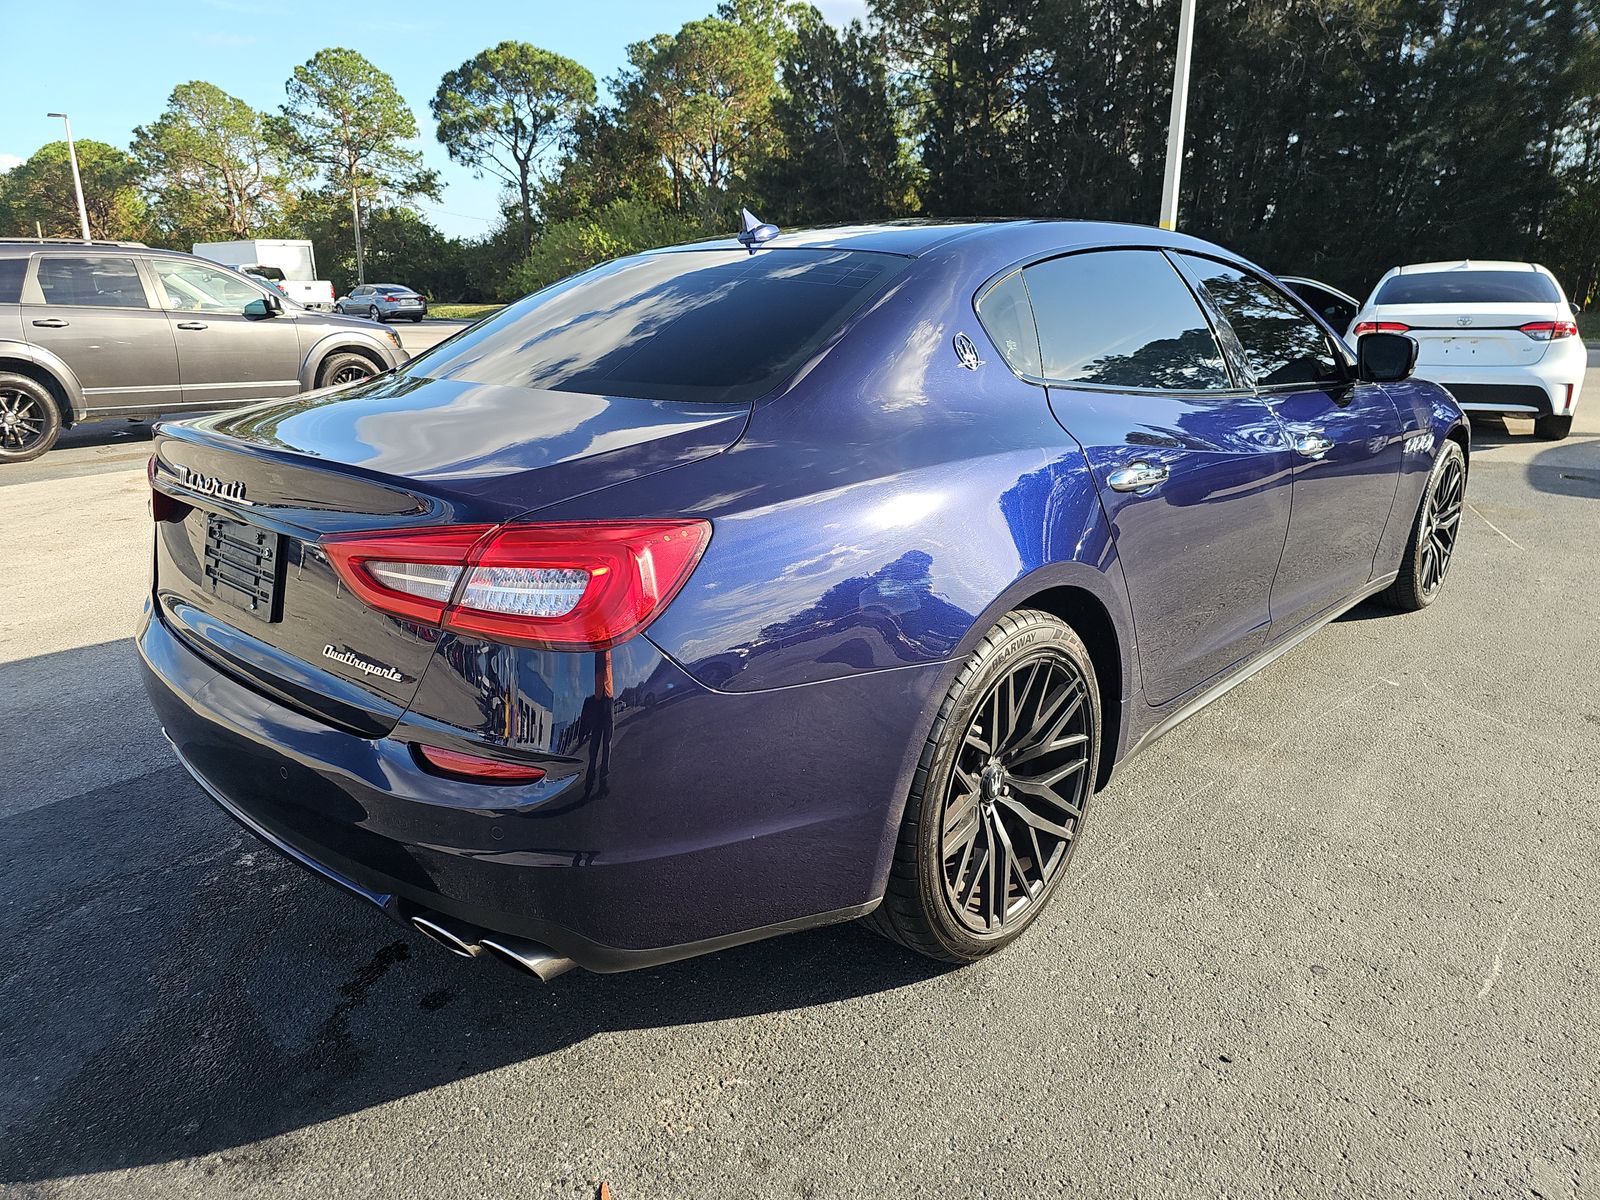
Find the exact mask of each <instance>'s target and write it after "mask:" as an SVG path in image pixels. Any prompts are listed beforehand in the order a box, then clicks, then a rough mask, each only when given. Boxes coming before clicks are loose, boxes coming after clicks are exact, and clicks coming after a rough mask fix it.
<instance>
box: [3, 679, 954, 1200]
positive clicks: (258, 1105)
mask: <svg viewBox="0 0 1600 1200" xmlns="http://www.w3.org/2000/svg"><path fill="white" fill-rule="evenodd" d="M81 654H82V652H79V651H70V652H66V653H64V654H61V655H54V656H50V659H58V660H60V661H61V664H62V671H61V674H62V676H63V678H62V679H61V685H62V686H63V687H68V688H70V687H71V686H72V680H71V678H70V676H71V670H72V666H71V665H72V664H73V663H75V662H78V661H79V660H80V658H81ZM39 661H42V662H48V661H49V660H48V659H47V660H39ZM129 669H130V670H131V669H132V667H131V663H130V664H129ZM99 728H101V729H102V733H101V734H100V737H101V740H102V742H106V741H114V740H115V739H116V738H117V737H118V736H126V737H130V738H138V739H140V740H144V739H148V738H149V736H150V730H149V729H148V727H147V726H146V727H143V728H139V729H137V730H136V731H134V732H130V733H129V734H126V735H119V733H118V732H117V729H118V723H117V722H116V720H115V717H114V714H113V715H111V716H110V717H109V718H108V719H107V720H106V721H105V722H104V723H103V725H101V726H99ZM102 749H107V747H105V746H102ZM130 749H137V750H139V751H141V752H142V751H144V750H146V749H148V748H147V747H142V746H138V747H130ZM145 761H147V762H148V761H150V760H149V759H148V758H146V760H145ZM23 799H24V801H25V798H23ZM0 880H3V881H4V883H3V903H0V944H3V945H4V946H5V947H6V970H5V972H4V973H3V975H0V1077H3V1078H4V1079H6V1080H7V1084H6V1086H5V1087H4V1088H3V1089H0V1183H21V1182H30V1181H42V1180H49V1179H56V1178H60V1177H63V1176H68V1175H79V1174H83V1173H90V1172H100V1171H108V1170H116V1169H120V1168H129V1167H136V1166H139V1165H142V1164H148V1163H155V1162H166V1161H174V1160H183V1159H188V1158H193V1157H196V1156H202V1155H206V1154H210V1153H213V1152H216V1151H220V1150H225V1149H229V1148H232V1147H236V1146H241V1145H244V1144H247V1143H251V1142H256V1141H259V1140H261V1139H263V1138H270V1137H272V1136H274V1135H277V1134H282V1133H285V1132H289V1131H292V1130H295V1129H299V1128H303V1127H305V1126H308V1125H311V1124H314V1123H317V1122H321V1121H326V1120H329V1119H331V1118H335V1117H339V1116H342V1115H345V1114H348V1113H352V1112H356V1111H359V1110H362V1109H366V1108H368V1107H371V1106H374V1105H380V1104H383V1103H385V1102H387V1101H390V1100H394V1099H396V1098H399V1097H404V1096H408V1095H412V1094H415V1093H418V1092H422V1091H425V1090H427V1089H430V1088H435V1087H438V1086H440V1085H442V1084H448V1083H450V1082H452V1081H454V1080H458V1079H461V1078H464V1077H468V1076H472V1075H476V1074H478V1073H481V1072H485V1071H492V1070H495V1069H497V1068H500V1067H504V1066H506V1065H508V1064H513V1063H518V1062H522V1061H525V1060H530V1059H537V1058H538V1057H540V1056H541V1055H545V1054H549V1053H551V1052H553V1051H557V1050H560V1049H562V1048H565V1047H569V1046H573V1045H575V1044H578V1043H581V1042H583V1041H584V1040H585V1039H587V1038H589V1037H590V1036H591V1035H593V1034H596V1033H599V1032H604V1031H612V1030H628V1029H650V1028H670V1027H678V1026H692V1025H697V1024H700V1023H702V1022H709V1021H720V1020H725V1019H729V1018H734V1017H742V1016H746V1015H750V1014H756V1013H763V1012H776V1011H782V1010H790V1009H802V1008H806V1007H809V1006H814V1005H820V1004H826V1003H830V1002H833V1001H837V1000H841V999H845V998H850V997H855V996H862V995H866V994H870V993H875V992H881V991H885V990H888V989H893V988H900V987H906V986H910V985H913V984H916V983H919V982H921V981H924V980H927V979H929V978H930V977H932V976H934V975H937V974H939V973H941V972H942V971H943V970H946V969H947V968H944V967H941V966H940V965H938V964H935V963H932V962H929V961H927V960H923V959H919V958H917V957H915V956H913V955H911V954H909V953H907V952H905V951H903V950H901V949H899V948H898V947H894V946H891V945H890V944H888V943H886V942H884V941H882V940H880V939H878V938H876V937H874V936H873V935H871V934H869V933H867V932H866V931H864V930H862V929H860V928H859V927H856V926H839V927H834V928H829V929H822V930H816V931H812V932H808V933H802V934H796V935H792V936H789V937H785V938H780V939H776V940H773V941H769V942H763V943H758V944H755V945H751V946H746V947H741V948H739V949H736V950H730V951H725V952H723V953H720V954H716V955H711V956H708V957H705V958H700V959H695V960H691V961H688V962H684V963H678V964H674V965H671V966H667V967H660V968H655V969H652V970H648V971H641V972H635V973H630V974H624V975H609V976H602V975H590V974H586V973H583V972H573V973H571V974H569V975H566V976H564V977H562V978H561V979H558V980H556V981H555V982H554V983H552V984H549V985H540V984H537V983H534V982H532V981H525V980H524V978H523V977H521V976H519V975H517V974H515V973H513V972H512V970H511V969H510V968H507V967H504V966H501V965H500V964H498V963H495V962H490V961H484V960H473V961H470V962H468V961H463V960H461V959H457V958H453V957H451V956H450V955H448V954H447V953H445V952H444V951H443V950H441V949H440V948H438V947H436V946H434V945H433V944H431V943H429V942H427V941H425V940H424V939H422V938H421V937H420V936H418V935H415V934H413V933H412V932H411V931H409V930H405V929H402V928H400V927H398V926H396V925H394V924H392V923H391V922H390V921H389V920H388V919H387V918H385V917H383V916H382V915H381V914H379V913H378V912H376V911H375V910H369V909H367V908H366V907H365V906H363V905H362V904H361V903H360V902H359V901H356V900H353V899H350V898H348V897H346V896H345V895H344V894H343V893H340V892H338V891H336V890H334V889H332V888H330V887H329V886H328V885H327V884H324V883H322V882H320V881H318V880H316V879H314V878H312V877H311V876H309V875H308V874H306V873H305V872H304V871H302V870H301V869H300V868H298V867H296V866H294V865H292V864H290V863H288V862H287V861H286V860H284V859H282V858H281V857H280V856H278V855H277V854H276V853H275V852H273V851H271V850H269V849H267V848H266V847H264V846H263V845H261V844H260V843H259V842H257V841H256V840H255V839H254V838H252V837H251V836H250V835H249V834H247V833H246V832H244V831H243V830H242V829H240V828H239V827H238V826H237V825H235V824H234V823H233V822H232V821H231V820H230V819H229V818H227V817H226V816H225V815H223V814H222V813H221V812H220V811H219V810H218V809H216V808H215V807H214V806H213V805H212V803H211V802H210V801H209V800H208V799H207V798H206V797H205V796H204V795H203V793H202V792H201V791H200V789H199V788H198V787H196V786H195V785H194V783H193V782H192V781H191V780H190V779H189V777H188V775H187V774H186V773H185V772H184V771H183V770H182V769H181V768H180V767H178V766H177V765H175V764H174V765H171V766H165V765H162V766H158V767H157V768H156V769H154V770H147V771H146V773H143V774H140V775H138V776H136V777H135V778H131V779H126V780H122V781H120V782H117V783H114V784H111V785H109V786H105V787H100V788H97V789H96V790H92V791H88V792H85V793H82V794H79V795H74V796H70V797H69V798H66V799H60V800H57V801H55V802H53V803H48V804H43V805H40V806H39V807H35V808H32V809H31V810H28V811H21V812H17V813H15V814H14V815H12V816H9V817H6V818H4V819H0ZM521 1078H523V1079H525V1078H526V1076H523V1077H521ZM539 1078H542V1076H540V1077H539ZM542 1086H543V1085H540V1087H542ZM551 1086H554V1085H551ZM523 1089H524V1090H522V1092H521V1093H520V1094H517V1095H515V1096H513V1097H508V1099H509V1100H510V1101H511V1102H514V1103H515V1104H517V1105H519V1106H521V1107H522V1108H523V1109H524V1110H526V1111H537V1109H538V1108H539V1106H540V1104H541V1091H540V1090H538V1089H537V1088H528V1087H527V1086H526V1084H524V1085H523Z"/></svg>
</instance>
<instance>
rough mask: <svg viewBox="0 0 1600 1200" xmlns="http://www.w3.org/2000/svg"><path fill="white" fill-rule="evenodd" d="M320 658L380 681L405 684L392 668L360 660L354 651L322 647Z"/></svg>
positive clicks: (403, 679)
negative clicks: (330, 660) (372, 676)
mask: <svg viewBox="0 0 1600 1200" xmlns="http://www.w3.org/2000/svg"><path fill="white" fill-rule="evenodd" d="M322 657H323V658H331V659H333V661H334V662H337V663H343V664H344V665H345V666H347V667H354V668H355V669H356V670H358V671H360V672H361V673H362V674H363V675H376V676H378V677H379V678H380V679H387V680H390V681H391V682H393V683H404V682H405V678H406V677H405V676H404V675H402V674H400V672H399V671H396V670H395V669H394V668H393V667H386V666H384V665H383V664H382V663H376V662H371V661H369V660H367V659H365V658H362V657H361V656H360V655H359V654H357V653H356V652H355V651H354V650H346V649H345V648H344V647H343V646H331V645H330V646H324V647H323V648H322Z"/></svg>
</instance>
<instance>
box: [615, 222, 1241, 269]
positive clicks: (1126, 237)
mask: <svg viewBox="0 0 1600 1200" xmlns="http://www.w3.org/2000/svg"><path fill="white" fill-rule="evenodd" d="M958 241H959V242H962V243H963V244H965V245H971V244H973V243H981V244H982V245H983V247H984V250H985V252H987V253H988V254H989V255H991V256H992V257H993V258H994V259H995V260H996V261H997V262H1004V261H1008V260H1009V261H1015V260H1019V259H1022V258H1026V257H1029V256H1031V255H1034V254H1037V253H1043V252H1062V253H1065V252H1070V251H1072V250H1075V249H1089V248H1092V247H1098V246H1160V247H1168V248H1170V249H1174V250H1194V251H1199V252H1201V253H1206V254H1220V255H1222V256H1224V257H1228V258H1233V259H1237V256H1236V255H1233V254H1230V253H1229V252H1228V251H1226V250H1224V249H1222V248H1221V247H1219V246H1214V245H1212V244H1211V243H1209V242H1204V241H1201V240H1200V239H1198V238H1193V237H1190V236H1188V235H1187V234H1182V233H1173V232H1170V231H1168V230H1163V229H1157V228H1155V227H1154V226H1150V225H1134V224H1127V223H1123V222H1118V221H1085V220H1076V219H1072V218H1066V217H1017V218H992V219H991V218H983V219H976V220H960V221H955V220H951V221H941V220H905V221H882V222H876V223H872V224H857V225H834V226H817V227H809V228H803V229H792V230H783V231H782V232H780V233H779V234H778V236H777V237H775V238H773V239H771V240H770V241H767V242H763V243H762V244H761V247H760V249H762V250H765V249H768V248H775V249H811V250H866V251H872V252H876V253H880V254H898V255H902V256H904V257H907V258H921V257H923V256H925V255H928V254H929V253H931V252H932V251H934V250H937V249H940V248H942V247H946V246H949V245H950V244H951V243H953V242H958ZM746 249H747V248H746V247H745V246H743V245H741V244H740V242H739V241H738V240H737V239H736V238H733V237H723V238H706V239H703V240H701V241H697V242H685V243H682V244H680V245H676V246H664V247H662V248H661V250H659V251H647V252H646V253H676V252H684V251H694V250H700V251H704V250H730V251H738V252H740V253H744V252H746ZM1238 261H1243V260H1242V259H1241V260H1238Z"/></svg>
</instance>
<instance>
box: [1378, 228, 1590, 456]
mask: <svg viewBox="0 0 1600 1200" xmlns="http://www.w3.org/2000/svg"><path fill="white" fill-rule="evenodd" d="M1575 315H1576V309H1575V308H1574V307H1573V306H1572V305H1570V304H1568V303H1567V297H1566V294H1565V293H1564V292H1562V290H1561V285H1560V284H1559V283H1557V282H1556V278H1555V276H1554V275H1552V274H1550V272H1549V271H1547V270H1545V269H1544V268H1543V267H1541V266H1538V265H1537V264H1535V263H1516V262H1489V261H1480V260H1476V259H1473V260H1466V259H1463V260H1461V261H1458V262H1434V263H1416V264H1413V265H1412V266H1407V267H1395V268H1394V269H1393V270H1391V271H1390V272H1389V273H1388V274H1387V275H1385V276H1384V277H1383V278H1382V279H1380V280H1379V281H1378V286H1377V287H1375V288H1373V289H1372V295H1370V296H1369V297H1367V302H1366V303H1365V304H1363V305H1362V306H1361V311H1360V312H1358V313H1357V314H1356V317H1355V320H1354V321H1353V322H1352V324H1351V327H1350V335H1349V336H1350V341H1351V342H1354V341H1355V340H1356V339H1357V338H1359V337H1360V336H1361V335H1362V334H1363V333H1376V332H1383V333H1408V334H1410V335H1411V336H1412V337H1413V338H1415V339H1416V340H1417V344H1418V346H1419V347H1420V351H1421V352H1420V353H1419V354H1418V356H1417V374H1418V375H1419V376H1420V377H1421V378H1424V379H1431V380H1432V381H1433V382H1435V383H1439V384H1443V385H1444V386H1445V387H1446V388H1448V389H1449V390H1450V392H1451V394H1452V395H1454V396H1455V398H1456V400H1457V401H1459V402H1460V404H1461V407H1462V408H1463V409H1465V410H1466V411H1467V412H1469V413H1499V414H1502V415H1504V416H1516V417H1532V418H1533V420H1534V425H1533V428H1534V432H1535V434H1537V435H1538V436H1539V437H1541V438H1544V439H1546V440H1547V441H1559V440H1560V439H1562V438H1564V437H1566V436H1567V434H1568V433H1569V432H1570V431H1571V429H1572V416H1573V414H1574V413H1575V412H1577V410H1578V395H1579V393H1580V392H1581V391H1582V390H1583V375H1584V371H1585V370H1586V369H1587V367H1588V352H1587V351H1586V350H1585V349H1584V345H1583V339H1582V338H1580V337H1579V336H1578V326H1577V323H1576V322H1575V321H1574V320H1573V317H1574V316H1575Z"/></svg>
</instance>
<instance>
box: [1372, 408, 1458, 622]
mask: <svg viewBox="0 0 1600 1200" xmlns="http://www.w3.org/2000/svg"><path fill="white" fill-rule="evenodd" d="M1466 495H1467V456H1466V455H1465V454H1463V453H1462V452H1461V447H1460V445H1459V444H1458V443H1456V442H1453V441H1450V440H1449V439H1446V440H1445V443H1444V448H1443V449H1441V450H1440V451H1439V457H1438V458H1437V459H1436V460H1434V464H1433V470H1432V471H1431V472H1430V473H1429V475H1428V486H1427V487H1426V488H1425V489H1424V490H1423V493H1422V503H1421V504H1419V505H1418V506H1417V515H1416V519H1415V520H1413V521H1412V523H1411V536H1410V537H1409V538H1408V539H1407V540H1406V553H1405V557H1404V558H1402V559H1401V560H1400V574H1399V575H1397V576H1396V577H1395V581H1394V582H1393V583H1391V584H1390V585H1389V586H1388V587H1387V588H1385V589H1384V590H1383V592H1382V593H1381V594H1380V598H1381V599H1382V600H1383V602H1384V603H1385V604H1387V605H1388V606H1389V607H1390V608H1392V609H1394V610H1396V611H1397V612H1416V611H1417V610H1418V609H1423V608H1427V607H1428V605H1430V604H1432V603H1433V602H1434V601H1435V600H1437V599H1438V598H1439V592H1440V591H1441V590H1442V589H1443V587H1444V580H1445V576H1446V575H1447V574H1448V573H1449V571H1450V561H1451V559H1452V558H1454V557H1455V549H1456V541H1457V539H1458V538H1459V537H1460V534H1461V514H1462V512H1463V510H1464V508H1465V506H1466Z"/></svg>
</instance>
